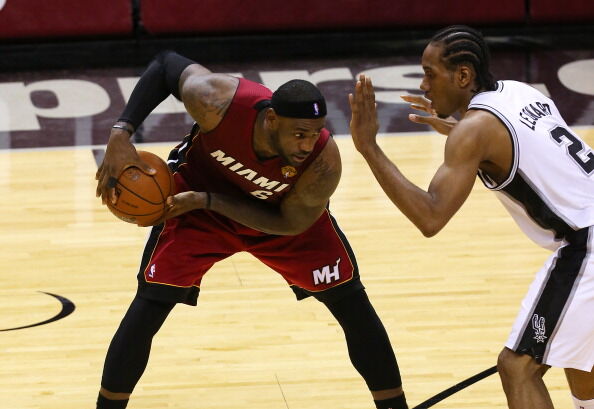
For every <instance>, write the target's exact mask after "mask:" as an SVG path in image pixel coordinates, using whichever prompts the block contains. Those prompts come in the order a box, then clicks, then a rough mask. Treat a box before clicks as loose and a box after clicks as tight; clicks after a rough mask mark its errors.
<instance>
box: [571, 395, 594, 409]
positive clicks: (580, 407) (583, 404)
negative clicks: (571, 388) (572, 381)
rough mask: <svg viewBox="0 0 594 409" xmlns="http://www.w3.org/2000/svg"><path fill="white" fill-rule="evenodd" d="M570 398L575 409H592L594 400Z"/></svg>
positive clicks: (593, 408)
mask: <svg viewBox="0 0 594 409" xmlns="http://www.w3.org/2000/svg"><path fill="white" fill-rule="evenodd" d="M572 398H573V405H574V406H575V409H594V399H590V400H579V399H578V398H576V397H575V396H572Z"/></svg>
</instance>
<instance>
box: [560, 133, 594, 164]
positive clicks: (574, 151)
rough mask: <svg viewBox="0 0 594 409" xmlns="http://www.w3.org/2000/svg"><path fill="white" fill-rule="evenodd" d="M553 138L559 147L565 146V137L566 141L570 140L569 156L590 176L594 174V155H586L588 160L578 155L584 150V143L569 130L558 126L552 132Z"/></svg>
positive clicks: (568, 146)
mask: <svg viewBox="0 0 594 409" xmlns="http://www.w3.org/2000/svg"><path fill="white" fill-rule="evenodd" d="M551 137H552V138H553V140H554V141H555V142H557V143H558V144H559V145H562V144H563V142H564V140H563V138H564V137H565V139H567V140H569V144H567V153H568V154H569V156H571V158H572V159H573V160H574V162H575V163H577V165H578V166H579V167H580V168H582V169H583V170H584V172H586V173H587V174H588V175H591V174H592V172H594V154H593V153H592V152H588V154H587V155H586V156H587V158H588V159H584V158H582V157H580V156H579V155H578V154H579V153H580V152H581V151H583V150H584V143H583V142H582V141H581V140H579V139H578V137H577V136H575V135H574V134H573V133H571V132H570V131H569V130H568V129H565V128H563V127H562V126H558V127H556V128H555V129H553V130H552V131H551Z"/></svg>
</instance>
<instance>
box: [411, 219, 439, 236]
mask: <svg viewBox="0 0 594 409" xmlns="http://www.w3.org/2000/svg"><path fill="white" fill-rule="evenodd" d="M416 226H417V228H418V229H419V230H420V232H421V233H422V234H423V236H425V237H427V238H429V237H433V236H435V235H436V234H437V233H439V232H440V231H441V229H443V227H444V224H442V223H435V222H432V223H424V224H416Z"/></svg>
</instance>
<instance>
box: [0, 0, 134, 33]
mask: <svg viewBox="0 0 594 409" xmlns="http://www.w3.org/2000/svg"><path fill="white" fill-rule="evenodd" d="M2 3H4V6H3V7H2V8H1V9H0V39H16V38H37V39H44V38H47V37H80V36H95V35H115V34H118V35H119V34H131V33H132V5H131V1H130V0H0V5H1V4H2Z"/></svg>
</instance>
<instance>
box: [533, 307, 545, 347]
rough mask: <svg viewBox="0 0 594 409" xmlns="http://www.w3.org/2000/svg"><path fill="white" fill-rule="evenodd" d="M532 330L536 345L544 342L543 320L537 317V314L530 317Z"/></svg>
mask: <svg viewBox="0 0 594 409" xmlns="http://www.w3.org/2000/svg"><path fill="white" fill-rule="evenodd" d="M532 329H534V339H535V340H536V343H537V344H538V343H540V342H543V343H544V342H545V339H547V337H545V319H544V317H539V316H538V314H534V315H533V316H532Z"/></svg>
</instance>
